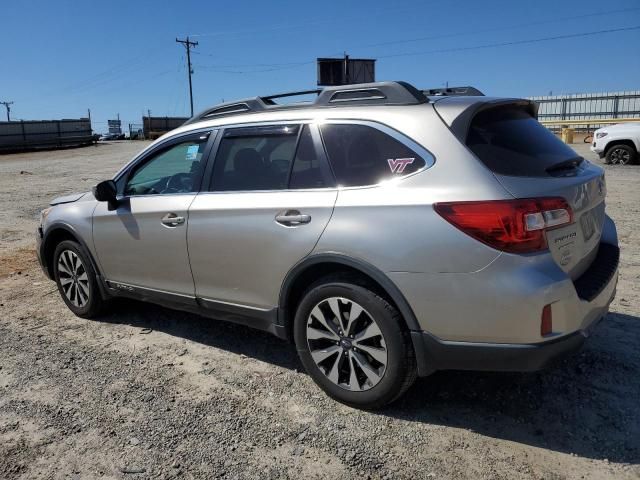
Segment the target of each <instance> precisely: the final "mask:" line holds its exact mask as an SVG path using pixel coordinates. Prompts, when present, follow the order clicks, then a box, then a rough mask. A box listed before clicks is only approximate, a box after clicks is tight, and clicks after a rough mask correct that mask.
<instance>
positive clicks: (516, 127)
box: [467, 106, 579, 177]
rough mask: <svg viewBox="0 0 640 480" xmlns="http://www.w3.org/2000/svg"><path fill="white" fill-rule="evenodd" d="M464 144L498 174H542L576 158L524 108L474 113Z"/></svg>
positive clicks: (531, 175) (504, 108)
mask: <svg viewBox="0 0 640 480" xmlns="http://www.w3.org/2000/svg"><path fill="white" fill-rule="evenodd" d="M467 146H468V147H469V148H470V149H471V151H472V152H473V153H475V155H476V156H477V157H478V158H479V159H480V160H481V161H482V163H484V164H485V165H486V166H487V167H488V168H489V169H490V170H491V171H492V172H494V173H497V174H500V175H511V176H523V177H545V176H548V175H549V173H548V172H549V171H550V170H552V169H553V168H554V167H557V166H558V165H560V164H563V163H565V162H569V161H571V160H574V159H576V158H579V157H578V156H577V155H576V153H575V152H574V151H573V150H572V149H571V148H569V147H568V146H567V145H565V144H564V143H562V142H561V141H560V140H559V139H558V138H557V137H556V136H555V135H554V134H553V133H551V132H550V131H549V130H547V129H546V128H545V127H544V126H542V125H541V124H540V123H538V121H537V120H536V119H535V118H533V117H532V116H531V115H530V114H529V113H528V112H527V111H526V110H524V109H522V108H517V107H511V106H510V107H497V108H492V109H489V110H485V111H482V112H480V113H478V114H477V115H476V116H475V117H474V118H473V120H472V122H471V126H470V127H469V132H468V134H467Z"/></svg>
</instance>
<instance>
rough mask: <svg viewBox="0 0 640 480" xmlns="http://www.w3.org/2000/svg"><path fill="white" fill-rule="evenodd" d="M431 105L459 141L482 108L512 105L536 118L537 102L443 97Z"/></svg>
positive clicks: (513, 99)
mask: <svg viewBox="0 0 640 480" xmlns="http://www.w3.org/2000/svg"><path fill="white" fill-rule="evenodd" d="M433 106H434V107H435V109H436V111H437V112H438V115H440V118H442V120H443V121H444V122H445V123H446V124H447V125H448V126H449V128H450V129H451V131H452V132H453V134H454V135H455V136H456V137H458V139H460V140H461V141H464V140H465V139H466V136H467V131H468V130H469V125H471V120H473V117H475V116H476V115H477V114H478V113H479V112H481V111H484V110H488V109H491V108H501V107H508V106H512V107H516V108H523V109H525V110H527V111H528V112H529V114H530V115H531V116H532V117H533V118H536V119H537V118H538V104H537V103H536V102H533V101H531V100H526V99H522V98H492V97H485V98H475V99H474V98H462V97H461V98H443V99H442V100H440V101H437V102H434V104H433Z"/></svg>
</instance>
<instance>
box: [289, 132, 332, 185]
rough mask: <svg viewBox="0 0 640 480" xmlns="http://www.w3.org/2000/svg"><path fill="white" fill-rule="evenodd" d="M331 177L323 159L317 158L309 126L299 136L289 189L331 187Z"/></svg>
mask: <svg viewBox="0 0 640 480" xmlns="http://www.w3.org/2000/svg"><path fill="white" fill-rule="evenodd" d="M333 184H334V181H333V175H332V173H331V170H330V169H329V166H328V165H327V163H326V161H325V160H324V159H323V158H319V157H318V154H317V152H316V148H315V145H314V144H313V138H312V136H311V131H310V130H309V126H308V125H305V126H304V129H303V130H302V133H301V134H300V141H299V143H298V149H297V150H296V158H295V160H294V162H293V169H292V170H291V179H290V180H289V188H294V189H296V188H323V187H330V186H333Z"/></svg>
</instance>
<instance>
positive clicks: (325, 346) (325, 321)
mask: <svg viewBox="0 0 640 480" xmlns="http://www.w3.org/2000/svg"><path fill="white" fill-rule="evenodd" d="M294 337H295V342H296V347H297V349H298V354H299V356H300V360H301V361H302V364H303V365H304V367H305V369H306V371H307V373H309V375H310V376H311V378H312V379H313V380H314V381H315V382H316V383H317V384H318V385H319V386H320V387H321V388H322V389H323V390H324V391H325V392H326V393H327V394H328V395H329V396H330V397H332V398H334V399H335V400H338V401H340V402H342V403H345V404H347V405H350V406H353V407H358V408H365V409H376V408H381V407H383V406H385V405H387V404H389V403H391V402H393V401H394V400H396V399H397V398H399V397H400V396H401V395H402V394H403V393H404V392H405V391H406V390H407V389H408V388H409V387H410V386H411V385H412V384H413V381H414V380H415V378H416V364H415V354H414V351H413V346H412V344H411V339H410V336H409V332H408V331H407V329H406V328H405V326H404V323H403V320H402V317H401V316H400V313H399V312H398V311H397V310H396V309H395V308H394V307H393V306H392V305H391V304H389V302H387V301H386V300H385V299H383V298H382V297H380V296H378V295H377V294H376V293H374V292H373V291H372V290H370V289H369V288H367V287H365V286H362V285H358V284H356V283H351V282H350V281H348V280H347V279H344V278H340V277H333V278H326V279H324V280H322V281H320V282H318V283H316V284H315V285H313V286H312V287H311V288H309V290H307V292H306V293H305V295H304V297H303V299H302V301H301V302H300V304H299V306H298V309H297V312H296V317H295V324H294Z"/></svg>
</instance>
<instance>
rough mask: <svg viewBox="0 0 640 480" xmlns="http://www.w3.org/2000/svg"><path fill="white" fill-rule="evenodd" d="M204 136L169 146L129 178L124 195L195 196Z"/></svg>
mask: <svg viewBox="0 0 640 480" xmlns="http://www.w3.org/2000/svg"><path fill="white" fill-rule="evenodd" d="M207 138H208V136H207V135H206V134H203V135H202V136H201V137H199V138H195V139H192V140H185V141H184V142H180V143H176V144H173V145H171V146H169V147H167V148H166V149H163V150H161V151H160V152H158V153H156V154H154V155H153V156H152V157H151V158H150V159H149V160H147V161H145V162H144V163H143V164H142V165H141V166H139V167H137V168H136V169H135V170H134V171H133V172H132V174H131V175H130V176H129V178H128V180H127V183H126V185H125V187H124V194H125V195H127V196H135V195H161V194H169V193H190V192H195V191H196V189H197V188H198V185H199V183H200V178H201V177H202V173H203V170H204V159H203V152H204V149H205V146H206V144H207Z"/></svg>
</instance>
